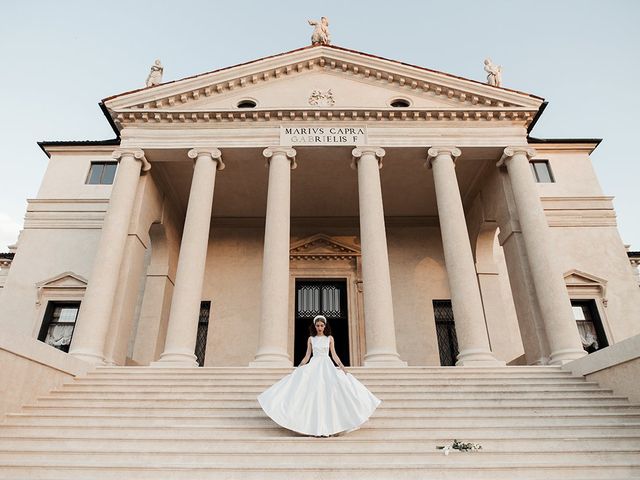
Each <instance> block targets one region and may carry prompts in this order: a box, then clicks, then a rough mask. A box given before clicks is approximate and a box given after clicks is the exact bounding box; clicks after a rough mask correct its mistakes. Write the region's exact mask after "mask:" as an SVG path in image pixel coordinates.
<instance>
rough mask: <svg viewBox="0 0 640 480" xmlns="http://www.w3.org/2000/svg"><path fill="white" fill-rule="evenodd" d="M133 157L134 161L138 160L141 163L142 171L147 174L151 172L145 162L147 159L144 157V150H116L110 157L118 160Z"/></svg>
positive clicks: (147, 162)
mask: <svg viewBox="0 0 640 480" xmlns="http://www.w3.org/2000/svg"><path fill="white" fill-rule="evenodd" d="M127 156H129V157H133V158H135V159H136V160H140V161H141V162H142V171H143V172H148V171H149V170H151V164H150V163H149V161H148V160H147V157H145V156H144V150H142V149H141V148H116V149H115V150H114V151H113V152H112V153H111V157H112V158H114V159H116V160H120V159H121V158H122V157H127Z"/></svg>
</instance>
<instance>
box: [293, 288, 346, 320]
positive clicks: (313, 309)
mask: <svg viewBox="0 0 640 480" xmlns="http://www.w3.org/2000/svg"><path fill="white" fill-rule="evenodd" d="M297 295H298V298H297V312H296V313H297V315H296V316H297V317H298V318H313V317H315V316H316V315H324V316H325V317H327V318H340V317H342V298H341V297H342V295H341V291H340V288H339V287H338V286H337V285H335V284H326V283H321V282H318V283H308V284H303V285H300V286H299V287H298V292H297Z"/></svg>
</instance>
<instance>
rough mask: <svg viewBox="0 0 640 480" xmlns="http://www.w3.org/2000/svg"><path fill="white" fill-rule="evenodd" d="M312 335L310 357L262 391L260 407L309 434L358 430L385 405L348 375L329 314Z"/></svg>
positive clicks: (318, 320) (281, 422) (317, 320)
mask: <svg viewBox="0 0 640 480" xmlns="http://www.w3.org/2000/svg"><path fill="white" fill-rule="evenodd" d="M310 330H311V332H310V333H311V336H310V337H309V339H308V340H307V353H306V355H305V356H304V358H303V359H302V361H301V362H300V365H299V367H298V368H297V369H296V370H294V372H293V373H291V374H289V375H287V376H286V377H284V378H282V379H281V380H280V381H278V382H277V383H275V384H274V385H272V386H271V387H269V388H268V389H267V390H265V391H264V392H262V393H261V394H260V395H259V396H258V402H259V403H260V406H261V407H262V409H263V410H264V411H265V413H266V414H267V415H268V416H269V417H270V418H271V419H272V420H273V421H274V422H276V423H277V424H278V425H280V426H282V427H284V428H287V429H289V430H293V431H294V432H298V433H302V434H304V435H313V436H322V437H325V436H329V435H335V434H336V433H340V432H346V431H350V430H355V429H357V428H358V427H359V426H360V425H362V424H363V423H364V422H366V421H367V420H368V419H369V417H370V416H371V415H372V414H373V412H374V411H375V409H376V408H377V407H378V405H380V400H379V399H378V398H376V397H375V396H374V395H373V394H372V393H371V392H370V391H369V390H367V388H366V387H365V386H364V385H362V384H361V383H360V382H359V381H358V380H356V378H355V377H354V376H353V375H351V374H350V373H347V372H346V370H345V369H344V365H343V364H342V362H341V361H340V358H338V355H337V354H336V350H335V346H334V342H333V337H332V336H331V328H330V327H329V325H328V324H327V319H326V318H325V317H324V316H323V315H318V316H317V317H315V318H314V319H313V325H312V326H311V328H310ZM312 352H313V357H311V353H312ZM329 353H331V357H332V358H333V360H334V361H335V362H336V364H337V365H338V367H339V368H340V370H338V369H337V368H336V367H335V366H334V365H333V363H332V362H331V359H330V358H329Z"/></svg>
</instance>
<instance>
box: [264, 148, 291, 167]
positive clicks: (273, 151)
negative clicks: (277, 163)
mask: <svg viewBox="0 0 640 480" xmlns="http://www.w3.org/2000/svg"><path fill="white" fill-rule="evenodd" d="M296 154H297V152H296V151H295V149H294V148H292V147H286V146H276V147H267V148H265V149H264V150H263V151H262V155H263V156H264V158H265V159H266V160H267V166H269V162H270V160H271V157H273V156H274V155H284V156H285V157H287V158H288V159H289V161H290V163H291V170H294V169H295V168H296V167H297V166H298V164H297V163H296Z"/></svg>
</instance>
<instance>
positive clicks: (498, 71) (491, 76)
mask: <svg viewBox="0 0 640 480" xmlns="http://www.w3.org/2000/svg"><path fill="white" fill-rule="evenodd" d="M484 71H485V72H487V74H488V75H487V83H488V84H489V85H492V86H494V87H501V86H502V66H501V65H495V64H494V63H493V62H492V61H491V59H490V58H486V59H485V60H484Z"/></svg>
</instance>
